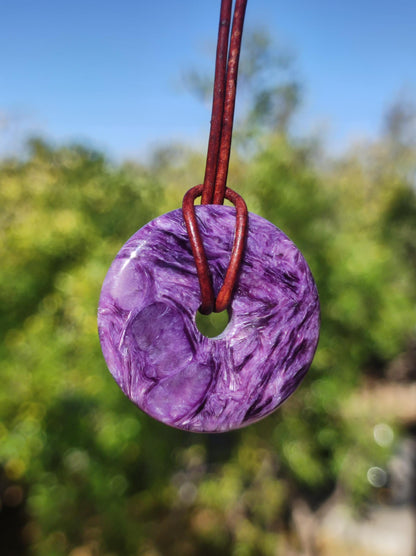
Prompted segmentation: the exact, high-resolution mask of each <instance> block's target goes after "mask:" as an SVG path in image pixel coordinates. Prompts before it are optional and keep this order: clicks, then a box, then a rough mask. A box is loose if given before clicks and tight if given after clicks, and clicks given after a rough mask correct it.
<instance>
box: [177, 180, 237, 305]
mask: <svg viewBox="0 0 416 556" xmlns="http://www.w3.org/2000/svg"><path fill="white" fill-rule="evenodd" d="M203 188H204V186H203V185H196V186H195V187H192V188H191V189H189V191H187V193H186V194H185V196H184V198H183V204H182V211H183V214H184V219H185V224H186V229H187V230H188V235H189V240H190V243H191V248H192V254H193V256H194V259H195V264H196V268H197V273H198V280H199V286H200V288H201V306H200V308H199V311H200V313H202V314H203V315H209V314H210V313H212V311H213V310H214V311H215V312H216V313H221V311H224V310H225V309H226V308H227V307H228V306H229V304H230V301H231V296H232V294H233V290H234V286H235V282H236V279H237V276H238V271H239V269H240V265H241V261H242V259H243V255H244V246H245V239H246V235H247V215H248V211H247V205H246V203H245V201H244V199H243V198H242V197H241V195H239V194H238V193H236V192H235V191H233V190H232V189H230V188H228V187H226V189H225V198H226V199H228V200H229V201H231V202H232V203H233V204H234V206H235V208H236V228H235V235H234V243H233V248H232V251H231V258H230V263H229V265H228V269H227V272H226V274H225V278H224V283H223V285H222V287H221V289H220V291H219V292H218V296H217V299H216V300H214V292H213V288H212V280H211V273H210V271H209V266H208V261H207V256H206V254H205V249H204V244H203V243H202V239H201V234H200V233H199V228H198V222H197V218H196V214H195V205H194V201H195V199H196V198H197V197H199V196H200V195H201V194H202V192H203ZM185 215H186V216H185Z"/></svg>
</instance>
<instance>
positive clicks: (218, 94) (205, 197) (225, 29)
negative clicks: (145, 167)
mask: <svg viewBox="0 0 416 556" xmlns="http://www.w3.org/2000/svg"><path fill="white" fill-rule="evenodd" d="M231 5H232V0H224V1H223V2H222V3H221V14H220V25H219V29H218V43H217V57H216V63H215V80H214V92H213V99H212V116H211V129H210V134H209V141H208V152H207V163H206V166H205V178H204V189H203V191H202V199H201V204H203V205H208V204H210V203H212V201H213V198H214V185H215V177H216V173H217V164H218V154H219V150H220V142H221V133H222V125H223V112H224V100H225V98H224V97H225V83H226V76H227V54H228V40H229V35H230V20H231Z"/></svg>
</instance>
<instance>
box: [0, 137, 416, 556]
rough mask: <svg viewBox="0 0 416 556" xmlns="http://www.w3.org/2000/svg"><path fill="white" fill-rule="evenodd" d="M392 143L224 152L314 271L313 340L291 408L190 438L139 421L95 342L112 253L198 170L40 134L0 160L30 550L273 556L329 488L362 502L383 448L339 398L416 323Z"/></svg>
mask: <svg viewBox="0 0 416 556" xmlns="http://www.w3.org/2000/svg"><path fill="white" fill-rule="evenodd" d="M389 141H390V139H389V140H388V141H381V142H380V143H379V144H378V145H373V146H367V147H365V149H364V148H362V149H361V150H360V152H359V153H350V154H349V155H348V156H345V157H344V158H343V159H342V160H339V161H337V162H336V163H334V164H333V165H332V166H331V167H330V168H329V169H326V170H325V171H323V170H322V169H318V168H319V166H318V165H317V164H316V163H315V161H316V150H315V149H314V148H313V146H311V145H308V144H301V145H298V144H295V143H294V142H293V141H291V140H290V139H289V138H288V136H287V135H285V134H283V133H271V134H267V135H264V136H263V137H262V140H261V142H259V144H258V145H257V148H256V149H255V150H253V153H252V155H251V156H244V157H241V158H240V157H239V155H238V153H237V154H235V155H234V160H233V164H232V167H231V172H230V185H231V186H233V184H234V183H236V184H238V185H237V187H236V189H238V190H239V191H240V192H242V193H243V195H244V196H245V198H246V200H247V202H248V205H249V208H250V210H252V211H255V212H258V213H260V214H262V215H263V216H265V217H266V218H268V219H269V220H271V221H272V222H274V223H275V224H276V225H277V226H279V227H280V228H281V229H282V230H283V231H284V232H285V233H287V234H288V235H289V236H290V237H291V238H292V239H293V240H294V241H295V243H297V244H298V246H299V247H300V248H301V250H302V251H303V253H304V254H305V257H306V259H307V260H308V262H309V264H310V266H311V268H312V271H313V273H314V275H315V278H316V281H317V285H318V290H319V292H320V298H321V305H322V333H321V340H320V346H319V348H318V352H317V354H316V358H315V361H314V364H313V366H312V369H311V370H310V372H309V374H308V376H307V378H306V379H305V381H304V384H303V385H302V387H301V388H300V389H299V390H298V391H297V392H296V393H295V394H294V395H293V396H292V398H291V399H290V400H288V401H287V402H286V403H285V404H284V405H283V406H282V408H281V409H279V410H278V411H277V412H276V413H275V414H273V415H272V416H270V417H269V418H267V419H265V420H264V421H262V422H260V423H258V424H256V425H254V426H251V427H249V428H247V429H244V430H241V431H237V432H235V433H229V434H225V435H208V436H203V435H194V434H187V433H184V432H181V431H176V430H173V429H169V428H168V427H165V426H164V425H161V424H159V423H157V422H156V421H153V420H152V419H150V418H148V417H147V416H145V415H144V414H142V413H141V412H139V411H138V410H137V408H135V407H134V406H133V405H132V404H131V403H130V402H129V401H128V400H127V399H125V398H124V396H123V395H122V394H121V392H120V391H119V389H118V388H117V387H116V385H115V383H114V381H113V380H112V378H111V376H110V374H109V373H108V371H107V369H106V367H105V364H104V361H103V358H102V355H101V352H100V348H99V343H98V337H97V332H96V317H95V315H96V307H97V302H98V296H99V292H100V288H101V284H102V280H103V278H104V276H105V273H106V271H107V268H108V265H109V264H110V262H111V260H112V259H113V257H114V255H115V254H116V252H117V251H118V249H119V248H120V246H121V244H122V243H123V242H124V241H125V240H126V239H127V238H128V237H129V236H130V235H131V234H132V233H134V232H135V231H136V229H138V228H139V227H141V226H142V225H143V224H144V223H145V222H147V221H148V220H150V219H151V218H153V217H154V216H155V215H156V214H158V213H160V212H164V211H166V210H170V209H172V208H176V207H177V206H179V205H180V201H181V196H182V195H183V193H184V192H185V190H186V189H187V188H188V187H191V186H192V185H195V183H197V182H198V181H200V180H198V179H197V174H198V172H202V170H203V157H202V156H201V155H200V154H199V153H193V152H190V151H188V150H185V149H167V150H165V151H159V152H158V153H157V154H156V155H155V157H154V160H153V162H152V163H151V164H149V165H148V167H141V166H136V165H133V164H125V165H122V166H114V165H111V164H110V163H109V162H108V161H107V160H106V159H105V158H104V157H103V156H102V155H101V154H99V153H96V152H92V151H89V150H87V149H85V148H83V147H79V146H68V147H62V148H53V147H51V146H49V145H47V144H45V143H43V142H42V141H40V140H36V141H32V142H31V145H30V151H29V153H28V155H27V157H26V158H25V159H22V160H20V159H11V160H5V161H3V162H2V163H1V164H0V182H1V190H0V205H1V206H2V213H1V216H0V228H1V233H2V239H3V241H2V243H1V245H0V254H1V260H2V262H3V263H2V265H1V270H0V311H1V321H0V328H1V332H2V336H3V338H4V342H3V345H2V346H1V348H0V359H1V369H2V371H1V372H2V388H1V390H0V463H1V465H2V467H3V469H4V471H5V473H6V475H7V477H8V480H9V481H11V482H12V483H13V484H18V485H21V486H22V488H24V490H25V492H26V493H27V511H28V520H29V523H28V525H27V527H26V528H25V531H26V533H25V535H26V537H25V538H26V539H28V542H29V543H30V545H31V550H32V552H33V553H34V554H39V555H43V554H48V555H49V554H50V555H56V556H61V555H62V556H63V555H66V554H71V551H73V550H74V549H76V548H79V549H80V550H81V549H82V551H83V552H82V554H85V555H93V554H108V555H110V554H112V555H116V554H117V555H123V556H124V555H133V554H134V555H135V554H143V555H147V556H153V555H159V554H163V555H164V556H165V555H168V556H169V555H172V556H173V555H177V554H180V555H184V556H187V555H189V556H200V555H202V556H204V555H211V554H216V555H229V554H232V555H235V556H241V555H264V556H269V555H270V556H271V555H272V554H276V550H280V551H281V552H279V553H282V554H284V551H285V547H286V546H287V543H288V542H291V541H290V539H291V532H290V527H291V525H290V524H291V519H290V515H291V511H292V503H293V500H295V499H299V498H301V499H304V500H306V501H307V502H308V503H309V504H310V506H311V507H313V508H315V507H317V506H319V504H321V503H322V502H323V501H324V500H325V499H326V497H327V496H329V494H330V493H331V492H332V491H333V489H334V488H335V487H338V488H340V489H342V490H343V491H344V493H345V495H346V496H347V497H349V498H350V500H351V501H352V502H353V503H354V504H355V505H356V506H357V507H360V505H362V504H363V502H365V501H366V500H368V499H369V497H370V496H371V490H370V486H369V484H368V481H367V478H366V472H367V470H368V468H369V467H370V466H372V465H382V464H383V462H385V460H386V458H387V457H388V456H389V454H390V449H391V448H390V447H381V446H379V445H377V444H376V443H375V442H374V436H373V429H374V426H375V425H376V424H377V422H378V419H379V415H371V414H368V412H366V411H364V409H365V408H364V407H363V411H362V412H360V411H359V412H358V413H357V412H352V411H351V404H350V400H351V397H352V396H354V395H356V393H357V391H358V389H359V388H360V386H361V385H362V383H363V380H364V378H365V376H366V373H369V372H371V373H372V374H374V372H375V373H376V374H377V375H378V376H380V377H383V376H384V371H385V368H386V365H387V364H388V363H389V362H390V361H391V360H392V359H393V358H394V357H395V356H397V355H398V354H399V353H400V352H401V351H402V350H403V347H404V345H405V342H406V340H407V339H408V338H409V337H410V335H411V334H412V333H413V331H414V326H415V323H416V309H415V307H416V304H415V300H416V287H415V284H416V280H415V270H416V244H415V237H416V229H415V226H416V224H415V223H416V196H415V192H414V189H413V188H412V186H411V184H410V183H408V181H407V177H406V176H408V175H409V161H411V160H412V158H411V156H410V154H411V152H410V150H409V149H407V151H406V159H405V160H406V169H405V171H403V169H404V168H403V164H402V161H403V159H402V158H400V157H399V158H398V157H397V153H394V156H393V155H391V151H390V150H389V149H390V146H389V145H390V142H389ZM390 155H391V156H390ZM413 156H414V153H413ZM413 160H414V158H413ZM161 184H164V185H163V186H162V185H161ZM223 316H224V315H223ZM206 326H207V327H208V328H207V333H208V332H209V333H211V332H212V333H213V330H214V329H213V328H212V327H214V326H216V324H213V323H208V324H207V325H206ZM210 327H211V328H210ZM386 419H387V420H389V422H390V423H392V424H393V423H394V415H391V416H388V415H387V416H386ZM72 554H73V555H76V554H77V552H73V553H72Z"/></svg>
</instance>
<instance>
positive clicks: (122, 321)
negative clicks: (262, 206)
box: [98, 205, 319, 432]
mask: <svg viewBox="0 0 416 556" xmlns="http://www.w3.org/2000/svg"><path fill="white" fill-rule="evenodd" d="M196 214H197V218H198V222H199V227H200V231H201V236H202V239H203V242H204V245H205V250H206V253H207V258H208V261H209V265H210V269H211V272H212V275H213V283H214V291H215V292H216V293H217V292H218V291H219V289H220V287H221V285H222V281H223V278H224V276H225V273H226V270H227V265H228V262H229V258H230V252H231V249H232V244H233V234H234V226H235V209H234V208H233V207H228V206H219V205H204V206H197V207H196ZM248 222H249V226H248V236H247V244H246V250H245V255H244V259H243V264H242V267H241V271H240V275H239V279H238V282H237V286H236V289H235V293H234V296H233V301H232V305H231V310H230V322H229V324H228V326H227V327H226V329H225V330H224V332H222V334H220V335H219V336H217V337H216V338H207V337H205V336H203V335H202V334H201V333H200V332H199V330H198V328H197V327H196V324H195V315H196V312H197V310H198V307H199V305H200V292H199V284H198V278H197V275H196V269H195V263H194V260H193V257H192V253H191V248H190V244H189V240H188V236H187V232H186V227H185V223H184V220H183V216H182V210H181V209H178V210H175V211H173V212H170V213H168V214H164V215H162V216H160V217H158V218H156V219H155V220H153V221H152V222H150V223H149V224H147V225H146V226H144V227H143V228H141V229H140V230H139V231H138V232H137V233H135V234H134V235H133V236H132V237H131V238H130V239H129V240H128V241H127V243H126V244H125V245H124V246H123V247H122V249H121V250H120V252H119V253H118V255H117V256H116V258H115V260H114V262H113V264H112V266H111V267H110V270H109V271H108V274H107V276H106V278H105V281H104V284H103V288H102V292H101V298H100V304H99V311H98V325H99V335H100V341H101V346H102V349H103V353H104V357H105V359H106V362H107V365H108V367H109V369H110V371H111V373H112V375H113V376H114V378H115V380H116V381H117V383H118V384H119V386H120V387H121V389H122V390H123V392H124V393H125V394H126V395H127V396H128V397H129V398H130V399H131V400H132V401H133V402H134V403H135V404H137V405H138V406H139V407H140V408H141V409H142V410H143V411H145V412H146V413H148V414H149V415H151V416H153V417H154V418H156V419H158V420H160V421H162V422H164V423H166V424H168V425H171V426H174V427H178V428H181V429H186V430H190V431H196V432H202V431H205V432H215V431H217V432H218V431H227V430H230V429H234V428H239V427H242V426H245V425H248V424H250V423H253V422H255V421H257V420H259V419H261V418H263V417H265V416H266V415H268V414H269V413H271V412H272V411H273V410H275V409H276V407H278V406H279V405H280V404H281V403H282V402H283V401H284V400H285V399H286V398H287V397H288V396H289V395H290V394H291V393H292V392H293V391H294V390H295V388H296V387H297V386H298V384H299V382H300V381H301V380H302V378H303V377H304V375H305V373H306V372H307V370H308V368H309V366H310V364H311V361H312V358H313V356H314V353H315V349H316V346H317V343H318V336H319V300H318V294H317V290H316V286H315V283H314V280H313V278H312V275H311V273H310V270H309V268H308V265H307V264H306V262H305V259H304V258H303V256H302V255H301V253H300V251H299V250H298V249H297V248H296V246H295V245H294V244H293V243H292V241H291V240H290V239H289V238H288V237H287V236H286V235H285V234H284V233H283V232H281V231H280V230H279V229H278V228H276V227H275V226H274V225H273V224H271V223H270V222H268V221H267V220H265V219H263V218H261V217H260V216H257V215H255V214H252V213H249V221H248Z"/></svg>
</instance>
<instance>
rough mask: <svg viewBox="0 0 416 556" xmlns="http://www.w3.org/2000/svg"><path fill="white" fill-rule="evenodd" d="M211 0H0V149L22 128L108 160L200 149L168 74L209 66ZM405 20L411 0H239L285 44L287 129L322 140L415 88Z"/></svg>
mask: <svg viewBox="0 0 416 556" xmlns="http://www.w3.org/2000/svg"><path fill="white" fill-rule="evenodd" d="M219 4H220V2H219V0H206V1H202V0H177V1H173V0H160V1H156V0H153V1H152V2H145V1H144V0H136V1H131V0H119V1H118V2H108V1H106V0H101V1H100V2H98V1H97V0H84V1H82V2H81V0H71V1H70V2H69V1H65V2H64V1H59V0H58V1H56V0H55V1H54V2H52V1H51V0H38V1H36V2H33V0H31V1H29V0H0V154H1V153H2V152H3V153H4V152H7V151H8V152H10V151H13V150H16V149H18V148H19V146H20V145H21V144H22V140H23V138H24V137H25V136H26V135H27V134H29V133H37V134H42V135H44V136H45V137H47V138H50V139H54V140H57V141H60V142H62V141H72V140H82V141H87V142H89V143H90V144H92V145H93V146H95V147H98V148H102V149H104V150H105V151H107V152H108V153H109V154H110V155H111V156H114V157H115V158H117V159H120V158H123V157H143V156H145V155H146V153H149V152H150V151H151V149H152V148H154V147H155V146H156V145H159V144H163V143H168V142H170V141H172V140H182V141H186V142H189V143H192V144H197V145H201V146H202V147H203V148H205V145H206V141H207V137H208V132H209V120H210V107H209V106H204V105H202V104H201V103H200V102H199V101H198V100H196V99H194V98H193V97H192V96H191V95H190V94H189V93H187V92H186V91H184V90H183V89H181V87H180V85H179V83H180V76H181V74H182V73H183V72H184V71H185V70H186V69H189V68H191V67H195V66H201V67H202V68H203V69H204V70H206V71H207V72H208V74H210V75H211V74H213V71H214V65H213V64H214V60H213V59H212V57H211V58H210V56H209V55H208V56H207V52H208V51H209V47H210V46H211V47H212V48H215V41H216V33H217V27H218V14H219ZM415 22H416V3H415V2H414V0H396V2H393V1H391V0H390V1H387V0H377V1H375V0H361V1H358V0H350V1H349V2H343V3H341V2H333V1H329V0H314V1H313V2H312V1H311V0H309V1H307V0H291V1H290V2H280V1H278V0H277V1H276V0H249V2H248V8H247V14H246V28H247V29H248V28H256V27H259V26H260V27H265V28H266V29H267V30H268V31H269V33H270V34H271V35H272V36H273V37H274V38H275V39H276V41H277V42H280V43H282V44H283V45H284V46H285V47H288V48H290V49H291V50H293V51H294V52H295V54H296V56H297V60H296V68H297V74H298V75H299V77H300V79H301V81H302V83H303V84H304V89H305V90H304V102H303V107H302V110H301V111H300V113H299V115H298V118H297V130H298V132H299V133H305V134H308V133H311V132H316V131H317V130H319V131H321V132H323V133H324V137H325V141H326V144H327V146H328V148H329V149H330V150H333V151H337V150H340V149H343V148H345V146H346V145H347V144H349V143H350V141H351V140H353V139H354V138H357V137H362V136H370V137H372V136H375V135H376V134H377V133H378V132H379V130H380V127H381V121H382V116H383V113H384V111H385V109H386V107H387V106H388V105H389V104H390V103H391V102H392V101H393V100H394V99H395V98H396V97H397V96H398V95H399V94H406V95H407V96H408V97H409V96H410V97H411V96H412V95H415V96H416V63H415V58H416V56H415V55H416V33H415V31H414V29H415ZM243 48H244V42H243ZM403 91H404V93H403ZM237 110H238V96H237Z"/></svg>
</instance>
